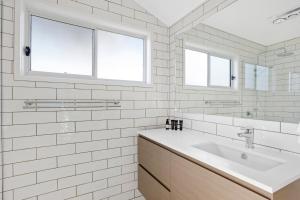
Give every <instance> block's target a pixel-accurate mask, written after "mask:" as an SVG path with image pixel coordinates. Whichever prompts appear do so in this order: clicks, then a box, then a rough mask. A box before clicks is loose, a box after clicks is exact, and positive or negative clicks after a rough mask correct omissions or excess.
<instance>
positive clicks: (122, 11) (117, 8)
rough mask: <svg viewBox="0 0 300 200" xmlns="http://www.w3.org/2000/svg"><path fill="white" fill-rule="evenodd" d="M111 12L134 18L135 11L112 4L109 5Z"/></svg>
mask: <svg viewBox="0 0 300 200" xmlns="http://www.w3.org/2000/svg"><path fill="white" fill-rule="evenodd" d="M109 11H111V12H113V13H117V14H120V15H125V16H127V17H131V18H133V17H134V11H133V9H130V8H126V7H122V6H121V5H118V4H114V3H110V4H109Z"/></svg>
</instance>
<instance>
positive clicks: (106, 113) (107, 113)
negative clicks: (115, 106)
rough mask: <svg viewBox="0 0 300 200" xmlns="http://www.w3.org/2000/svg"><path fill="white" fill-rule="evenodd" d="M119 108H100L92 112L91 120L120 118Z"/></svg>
mask: <svg viewBox="0 0 300 200" xmlns="http://www.w3.org/2000/svg"><path fill="white" fill-rule="evenodd" d="M120 116H121V114H120V110H100V111H93V112H92V119H93V120H108V119H120Z"/></svg>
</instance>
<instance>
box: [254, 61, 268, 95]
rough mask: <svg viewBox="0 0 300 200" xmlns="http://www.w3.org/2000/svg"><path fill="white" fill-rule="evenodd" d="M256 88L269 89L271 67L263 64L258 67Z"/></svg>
mask: <svg viewBox="0 0 300 200" xmlns="http://www.w3.org/2000/svg"><path fill="white" fill-rule="evenodd" d="M256 89H257V90H260V91H267V90H269V68H268V67H263V66H257V67H256Z"/></svg>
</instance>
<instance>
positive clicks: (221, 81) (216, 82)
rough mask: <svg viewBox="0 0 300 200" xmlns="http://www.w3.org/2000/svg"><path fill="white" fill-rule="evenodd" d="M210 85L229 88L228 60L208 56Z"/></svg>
mask: <svg viewBox="0 0 300 200" xmlns="http://www.w3.org/2000/svg"><path fill="white" fill-rule="evenodd" d="M210 85H212V86H222V87H230V60H229V59H225V58H219V57H215V56H210Z"/></svg>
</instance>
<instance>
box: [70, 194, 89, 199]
mask: <svg viewBox="0 0 300 200" xmlns="http://www.w3.org/2000/svg"><path fill="white" fill-rule="evenodd" d="M68 200H93V194H92V193H89V194H85V195H81V196H77V197H74V198H70V199H68Z"/></svg>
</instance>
